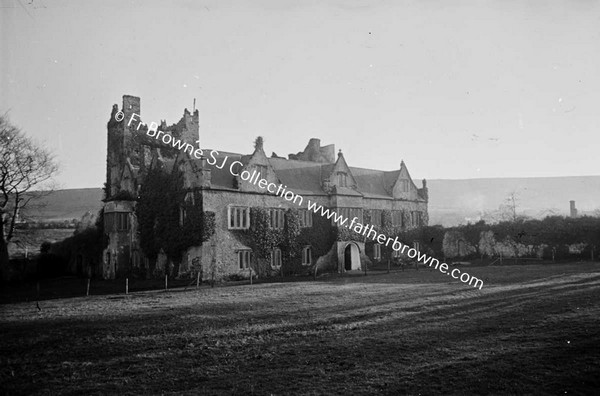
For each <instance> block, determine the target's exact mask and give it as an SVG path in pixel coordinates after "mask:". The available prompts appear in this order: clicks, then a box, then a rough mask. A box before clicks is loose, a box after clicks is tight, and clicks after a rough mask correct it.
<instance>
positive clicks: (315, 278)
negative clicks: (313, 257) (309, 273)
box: [314, 265, 317, 280]
mask: <svg viewBox="0 0 600 396" xmlns="http://www.w3.org/2000/svg"><path fill="white" fill-rule="evenodd" d="M314 280H317V266H316V265H315V275H314Z"/></svg>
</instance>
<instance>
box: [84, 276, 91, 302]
mask: <svg viewBox="0 0 600 396" xmlns="http://www.w3.org/2000/svg"><path fill="white" fill-rule="evenodd" d="M89 295H90V278H88V279H87V287H86V288H85V296H86V297H88V296H89Z"/></svg>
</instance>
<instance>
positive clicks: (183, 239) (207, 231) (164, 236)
mask: <svg viewBox="0 0 600 396" xmlns="http://www.w3.org/2000/svg"><path fill="white" fill-rule="evenodd" d="M186 193H187V191H186V190H185V189H184V188H183V177H182V175H181V173H180V172H179V171H177V170H175V171H174V172H173V174H170V175H169V174H167V173H166V172H165V171H164V170H162V169H159V168H153V169H150V170H149V171H148V174H147V175H146V177H145V179H144V183H143V184H142V186H141V188H140V193H139V198H138V203H137V206H136V216H137V220H138V229H139V233H140V246H141V248H142V250H143V251H144V254H145V255H146V256H147V257H148V258H150V259H151V260H156V257H157V255H158V253H159V252H160V251H161V250H162V251H163V252H164V253H165V254H166V256H167V258H168V259H170V260H171V261H173V262H174V263H175V266H176V267H178V264H179V263H180V262H181V257H182V254H183V252H184V251H185V250H187V249H188V248H190V247H192V246H198V245H201V244H202V242H205V241H207V240H208V239H210V237H211V236H212V235H213V234H214V231H215V214H214V213H213V212H203V211H202V196H201V195H200V194H198V193H194V199H193V204H192V203H190V202H187V203H186V202H185V201H184V198H185V196H186ZM182 213H185V220H184V221H183V224H182V223H181V216H182ZM175 272H177V271H175Z"/></svg>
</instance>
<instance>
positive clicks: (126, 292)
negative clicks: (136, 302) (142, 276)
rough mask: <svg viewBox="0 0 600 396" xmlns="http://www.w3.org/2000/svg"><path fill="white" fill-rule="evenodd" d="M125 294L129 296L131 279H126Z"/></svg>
mask: <svg viewBox="0 0 600 396" xmlns="http://www.w3.org/2000/svg"><path fill="white" fill-rule="evenodd" d="M125 294H129V278H125Z"/></svg>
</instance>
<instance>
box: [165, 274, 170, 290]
mask: <svg viewBox="0 0 600 396" xmlns="http://www.w3.org/2000/svg"><path fill="white" fill-rule="evenodd" d="M168 277H169V275H165V290H168V283H167V282H168V280H167V279H168Z"/></svg>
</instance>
